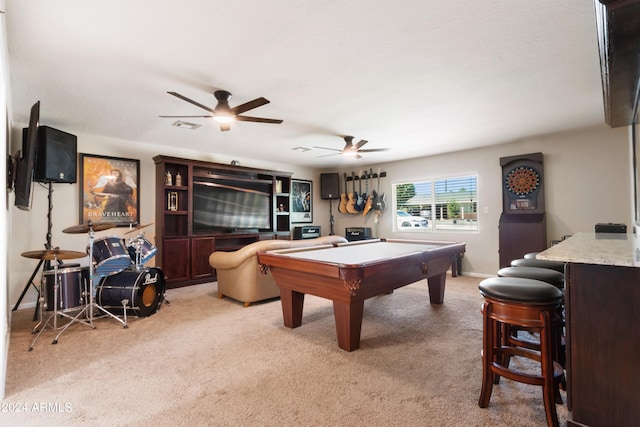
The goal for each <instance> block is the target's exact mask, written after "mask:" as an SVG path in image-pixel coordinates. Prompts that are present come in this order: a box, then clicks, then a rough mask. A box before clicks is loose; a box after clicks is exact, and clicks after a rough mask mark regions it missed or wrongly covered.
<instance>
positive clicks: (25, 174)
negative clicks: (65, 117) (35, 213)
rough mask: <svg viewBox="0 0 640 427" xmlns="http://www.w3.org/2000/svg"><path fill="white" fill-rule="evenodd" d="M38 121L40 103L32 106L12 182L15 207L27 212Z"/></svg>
mask: <svg viewBox="0 0 640 427" xmlns="http://www.w3.org/2000/svg"><path fill="white" fill-rule="evenodd" d="M39 121H40V101H38V102H36V103H35V104H33V106H32V107H31V114H30V116H29V128H28V129H27V135H26V138H23V140H22V155H21V157H20V158H19V159H18V160H17V162H16V178H15V181H14V186H13V187H14V192H15V206H16V207H17V208H18V209H22V210H26V211H28V210H29V209H31V188H32V187H33V172H34V167H35V158H36V148H37V144H38V125H39Z"/></svg>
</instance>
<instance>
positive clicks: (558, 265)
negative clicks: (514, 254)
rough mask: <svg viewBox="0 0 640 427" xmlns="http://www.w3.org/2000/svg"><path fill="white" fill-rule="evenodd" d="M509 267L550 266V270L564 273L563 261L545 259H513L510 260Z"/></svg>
mask: <svg viewBox="0 0 640 427" xmlns="http://www.w3.org/2000/svg"><path fill="white" fill-rule="evenodd" d="M511 267H539V268H550V269H552V270H556V271H559V272H560V273H564V262H560V261H549V260H546V259H525V258H520V259H514V260H513V261H511Z"/></svg>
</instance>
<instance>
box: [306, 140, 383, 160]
mask: <svg viewBox="0 0 640 427" xmlns="http://www.w3.org/2000/svg"><path fill="white" fill-rule="evenodd" d="M344 141H345V145H344V148H343V149H342V150H338V149H335V148H327V147H316V146H314V148H320V149H322V150H331V151H337V153H335V154H327V155H324V156H319V157H328V156H337V155H343V156H348V157H355V158H356V159H360V158H362V156H361V155H360V153H377V152H379V151H389V150H391V148H370V149H367V150H363V149H362V147H363V146H364V145H365V144H366V143H367V142H369V141H367V140H366V139H361V140H360V141H359V142H358V143H357V144H355V145H354V144H353V137H352V136H345V137H344Z"/></svg>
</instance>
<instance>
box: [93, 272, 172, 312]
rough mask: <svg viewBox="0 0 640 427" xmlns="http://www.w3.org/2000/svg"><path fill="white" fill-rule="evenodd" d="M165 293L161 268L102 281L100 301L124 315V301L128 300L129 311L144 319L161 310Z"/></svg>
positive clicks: (120, 274) (110, 277)
mask: <svg viewBox="0 0 640 427" xmlns="http://www.w3.org/2000/svg"><path fill="white" fill-rule="evenodd" d="M164 290H165V281H164V273H163V272H162V270H160V269H159V268H155V267H151V268H145V269H143V270H125V271H122V272H120V273H118V274H114V275H112V276H109V277H104V278H103V279H102V280H101V281H100V284H99V285H98V287H97V290H96V302H97V303H98V305H100V306H101V307H104V308H106V309H111V310H116V311H119V312H121V311H122V308H123V304H122V301H123V300H125V299H126V300H127V301H128V302H127V303H126V309H128V310H132V311H133V312H134V314H135V315H137V316H140V317H145V316H151V315H152V314H154V313H155V312H156V311H158V310H159V309H160V304H161V303H162V301H163V299H164ZM117 309H119V310H117ZM111 310H110V311H111Z"/></svg>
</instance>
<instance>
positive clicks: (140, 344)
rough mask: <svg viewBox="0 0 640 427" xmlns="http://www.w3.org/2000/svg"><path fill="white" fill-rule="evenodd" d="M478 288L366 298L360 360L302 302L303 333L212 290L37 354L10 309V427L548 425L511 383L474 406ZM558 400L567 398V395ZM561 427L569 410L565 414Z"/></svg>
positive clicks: (463, 285) (272, 309)
mask: <svg viewBox="0 0 640 427" xmlns="http://www.w3.org/2000/svg"><path fill="white" fill-rule="evenodd" d="M478 281H479V279H475V278H469V277H458V278H451V277H448V278H447V290H446V293H445V303H444V304H443V305H441V306H431V305H430V304H429V303H428V294H427V289H426V282H425V281H422V282H418V283H416V284H413V285H411V286H407V287H404V288H401V289H399V290H397V291H395V292H394V293H393V294H390V295H384V296H380V297H376V298H372V299H370V300H367V302H366V303H365V319H364V322H363V326H362V342H361V346H360V349H359V350H356V351H354V352H351V353H348V352H345V351H343V350H340V349H339V348H338V346H337V343H336V334H335V325H334V321H333V308H332V305H331V302H330V301H327V300H323V299H320V298H316V297H313V296H307V297H306V300H305V311H304V317H303V325H302V326H301V327H299V328H296V329H293V330H292V329H287V328H285V327H284V326H283V325H282V312H281V309H280V302H279V301H277V300H275V301H269V302H266V303H261V304H256V305H253V306H251V307H249V308H244V307H243V306H242V304H240V303H238V302H235V301H233V300H229V299H223V300H220V299H218V298H217V297H216V291H217V289H216V284H215V283H214V284H204V285H198V286H191V287H188V288H181V289H172V290H169V291H168V292H167V297H168V300H169V301H170V302H171V304H170V305H163V306H162V307H161V309H160V311H159V312H158V313H156V314H154V315H152V316H150V317H146V318H139V319H130V321H129V328H128V329H124V328H122V326H121V325H120V324H119V323H118V322H116V321H115V320H112V319H107V318H105V319H98V320H96V322H95V324H96V325H97V329H95V330H92V329H90V328H88V327H86V326H84V325H80V324H76V325H73V326H72V327H71V328H70V329H69V330H68V331H66V332H65V333H64V334H63V335H62V336H61V338H60V341H59V343H58V344H56V345H51V340H52V338H53V336H54V335H55V334H54V333H53V331H50V330H49V331H45V333H44V334H43V335H42V337H41V338H40V340H39V341H38V342H37V343H36V346H35V348H34V350H33V351H31V352H28V351H27V350H28V348H29V344H30V342H31V340H32V339H33V335H32V334H31V329H32V328H33V326H34V325H35V324H34V322H32V316H33V310H22V311H18V312H14V313H13V314H14V316H13V320H12V331H11V342H10V349H9V366H8V378H7V389H6V398H5V400H4V401H3V402H2V407H1V408H0V409H1V410H2V414H0V419H1V420H2V424H3V425H16V426H17V425H20V426H28V425H33V426H42V425H65V426H71V425H91V426H95V425H99V426H142V425H155V426H170V425H171V426H173V425H188V426H196V425H197V426H201V425H210V426H240V425H242V426H247V425H259V426H293V425H296V426H333V425H350V426H396V425H403V426H516V425H517V426H544V425H546V423H545V417H544V409H543V404H542V390H541V389H540V388H538V387H535V386H527V385H522V384H517V383H514V382H511V381H508V380H503V381H502V382H501V384H500V385H498V386H496V387H494V393H493V396H492V399H491V404H490V407H489V408H487V409H481V408H479V407H478V405H477V400H478V396H479V391H480V381H481V373H480V363H481V360H480V348H481V340H482V328H481V318H480V312H479V309H480V304H481V301H482V298H481V297H480V295H479V294H478V290H477V283H478ZM563 397H564V393H563ZM558 413H559V416H560V423H561V424H564V423H565V420H566V415H567V412H566V406H565V405H558Z"/></svg>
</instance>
